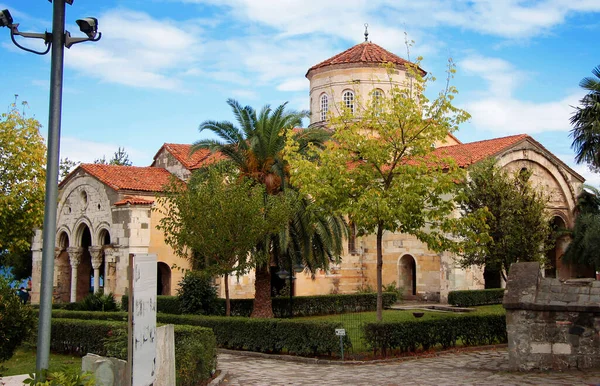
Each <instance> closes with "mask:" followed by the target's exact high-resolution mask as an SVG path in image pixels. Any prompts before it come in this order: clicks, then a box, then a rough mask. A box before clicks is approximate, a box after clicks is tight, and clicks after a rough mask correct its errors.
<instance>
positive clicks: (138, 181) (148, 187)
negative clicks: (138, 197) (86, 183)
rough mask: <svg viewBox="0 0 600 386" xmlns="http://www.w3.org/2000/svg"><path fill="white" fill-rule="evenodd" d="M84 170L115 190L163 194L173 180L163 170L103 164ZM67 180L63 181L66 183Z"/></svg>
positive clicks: (88, 165) (89, 165) (89, 166)
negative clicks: (166, 186) (165, 187)
mask: <svg viewBox="0 0 600 386" xmlns="http://www.w3.org/2000/svg"><path fill="white" fill-rule="evenodd" d="M79 168H81V169H83V170H85V171H86V172H87V173H89V174H90V175H92V176H94V177H96V178H97V179H98V180H100V182H102V183H104V184H106V185H108V186H110V187H111V188H113V189H114V190H139V191H144V192H162V191H163V190H164V186H165V185H167V184H168V183H169V181H170V180H171V178H172V175H171V173H169V172H168V171H167V170H165V169H162V168H153V167H150V166H148V167H139V166H118V165H103V164H81V165H80V166H79V167H78V168H77V169H79ZM66 180H67V179H65V180H63V182H64V181H66Z"/></svg>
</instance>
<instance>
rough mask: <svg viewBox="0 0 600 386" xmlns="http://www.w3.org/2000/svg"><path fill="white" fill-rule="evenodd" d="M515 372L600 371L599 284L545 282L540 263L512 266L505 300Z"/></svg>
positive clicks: (576, 280)
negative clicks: (593, 368) (573, 369)
mask: <svg viewBox="0 0 600 386" xmlns="http://www.w3.org/2000/svg"><path fill="white" fill-rule="evenodd" d="M504 307H505V308H506V328H507V332H508V353H509V364H510V366H511V368H512V369H514V370H533V369H539V370H547V369H554V370H566V369H569V368H579V369H583V368H590V367H599V366H600V281H596V280H594V279H572V280H567V281H565V282H561V281H560V280H558V279H553V278H544V277H542V275H541V271H540V265H539V264H538V263H516V264H513V265H512V267H511V269H510V273H509V276H508V282H507V285H506V294H505V295H504Z"/></svg>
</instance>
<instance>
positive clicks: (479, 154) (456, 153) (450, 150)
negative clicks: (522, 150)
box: [434, 134, 531, 167]
mask: <svg viewBox="0 0 600 386" xmlns="http://www.w3.org/2000/svg"><path fill="white" fill-rule="evenodd" d="M526 138H531V137H530V136H529V135H527V134H518V135H511V136H509V137H502V138H494V139H487V140H484V141H477V142H470V143H462V144H459V145H452V146H445V147H440V148H438V149H436V150H435V152H434V154H435V155H437V156H438V157H451V158H453V159H454V160H455V161H456V163H457V164H458V166H459V167H466V166H469V165H472V164H474V163H476V162H479V161H481V160H483V159H485V158H487V157H490V156H492V155H494V154H497V153H499V152H501V151H502V150H504V149H506V148H508V147H510V146H512V145H514V144H516V143H517V142H520V141H522V140H524V139H526Z"/></svg>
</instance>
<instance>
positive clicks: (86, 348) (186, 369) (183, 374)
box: [50, 311, 217, 385]
mask: <svg viewBox="0 0 600 386" xmlns="http://www.w3.org/2000/svg"><path fill="white" fill-rule="evenodd" d="M61 312H68V311H61ZM76 314H79V315H80V316H83V315H85V313H79V312H71V315H72V316H74V315H76ZM99 314H101V313H98V312H95V313H93V315H99ZM104 314H113V315H114V314H117V313H104ZM118 314H123V313H118ZM174 330H175V364H176V367H177V380H178V383H177V384H178V385H196V384H198V383H200V382H201V381H203V380H206V379H209V378H210V376H211V374H212V372H213V370H214V369H215V368H216V361H217V348H216V340H215V336H214V334H213V332H212V331H211V330H210V329H208V328H202V327H198V326H184V325H181V326H180V325H176V326H174ZM50 345H51V348H52V350H54V351H57V352H62V353H70V354H79V355H85V354H87V353H90V352H92V353H95V354H98V355H102V356H114V357H115V358H120V359H125V360H126V359H127V324H126V323H124V322H121V321H111V320H82V319H60V318H57V319H54V318H53V320H52V335H51V342H50ZM190 358H192V360H190ZM188 362H190V363H188Z"/></svg>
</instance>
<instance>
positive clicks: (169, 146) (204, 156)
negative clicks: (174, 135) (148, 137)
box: [154, 143, 223, 170]
mask: <svg viewBox="0 0 600 386" xmlns="http://www.w3.org/2000/svg"><path fill="white" fill-rule="evenodd" d="M162 149H166V150H167V151H168V152H169V153H171V154H172V155H173V157H175V158H176V159H177V161H179V162H181V164H182V165H183V167H185V168H186V169H188V170H195V169H199V168H201V167H202V166H205V165H207V164H211V163H214V162H217V161H220V160H221V159H222V158H223V157H222V156H221V154H219V153H211V151H210V150H208V149H202V150H198V151H196V152H194V153H193V154H190V150H191V149H192V145H186V144H178V143H165V144H164V145H163V146H162V147H161V148H160V150H159V151H158V152H157V153H156V154H157V155H158V153H160V151H161V150H162ZM154 159H156V156H154Z"/></svg>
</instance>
